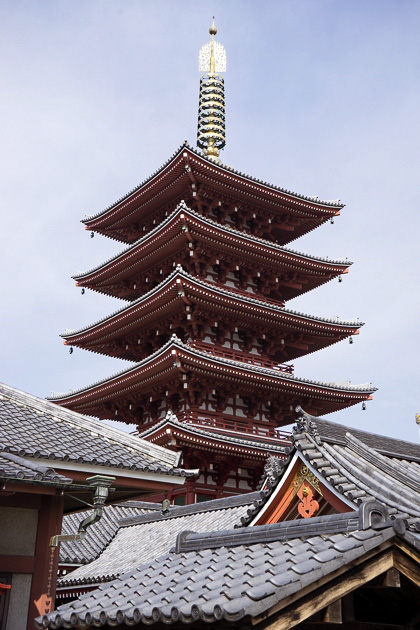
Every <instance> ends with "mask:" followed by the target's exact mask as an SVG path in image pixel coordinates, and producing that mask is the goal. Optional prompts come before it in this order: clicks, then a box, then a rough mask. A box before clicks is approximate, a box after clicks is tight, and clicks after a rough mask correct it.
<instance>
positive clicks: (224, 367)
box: [49, 335, 375, 413]
mask: <svg viewBox="0 0 420 630" xmlns="http://www.w3.org/2000/svg"><path fill="white" fill-rule="evenodd" d="M184 369H188V370H190V371H191V372H193V373H194V374H197V375H198V376H202V377H205V378H208V377H209V375H210V374H211V376H212V378H214V379H217V380H220V382H224V381H231V382H234V383H235V387H236V388H238V387H240V388H241V389H240V391H241V392H242V393H243V394H245V392H246V391H248V390H249V391H254V389H256V390H259V391H267V392H268V391H270V392H272V394H273V395H277V396H278V395H279V394H280V393H281V392H285V393H287V394H290V395H292V396H305V395H309V396H311V397H312V398H316V399H317V401H321V404H322V407H323V411H322V413H330V412H332V411H336V410H338V409H341V408H344V407H347V406H349V405H352V404H356V403H357V402H360V401H362V400H366V399H367V398H368V397H369V396H370V394H371V393H372V392H373V391H375V388H373V387H372V386H371V384H363V385H350V384H348V383H344V384H343V383H327V382H319V381H308V380H304V379H299V378H297V377H295V376H294V375H293V374H289V373H286V372H284V371H281V369H280V368H279V370H276V369H271V368H265V367H260V366H256V365H253V364H251V363H246V362H240V361H234V360H231V359H227V358H225V357H220V356H217V355H216V354H212V353H210V352H206V351H201V350H198V349H197V348H193V347H192V346H189V345H188V344H183V343H182V342H181V341H180V340H179V339H178V338H177V337H176V335H172V337H171V339H170V340H169V341H168V342H167V343H166V344H165V345H164V346H162V348H160V349H159V350H157V351H156V352H154V353H153V354H151V355H150V356H148V357H147V358H145V359H144V360H143V361H140V362H139V363H137V364H136V365H134V366H133V367H130V368H128V369H125V370H123V371H122V372H119V373H118V374H115V375H114V376H112V377H109V378H107V379H104V380H101V381H98V382H97V383H94V384H93V385H90V386H89V387H84V388H81V389H78V390H75V391H73V392H71V393H69V394H54V395H52V396H51V397H49V400H53V401H54V402H57V403H59V404H60V405H63V406H67V405H71V406H72V408H76V409H80V410H81V411H82V413H92V410H93V409H94V407H95V406H97V405H98V403H100V404H104V403H106V402H107V401H113V402H116V401H118V399H125V400H127V399H128V398H130V396H133V395H135V394H136V393H138V392H142V391H148V392H150V391H151V387H152V385H157V384H161V386H162V387H164V388H165V389H166V387H167V384H168V382H169V380H170V379H171V378H174V377H178V378H179V377H180V375H181V374H182V372H184ZM237 391H238V390H237Z"/></svg>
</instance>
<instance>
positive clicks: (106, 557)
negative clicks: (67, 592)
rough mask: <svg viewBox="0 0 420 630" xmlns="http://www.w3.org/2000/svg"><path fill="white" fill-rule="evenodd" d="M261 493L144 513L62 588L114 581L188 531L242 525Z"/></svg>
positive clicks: (63, 581) (61, 583)
mask: <svg viewBox="0 0 420 630" xmlns="http://www.w3.org/2000/svg"><path fill="white" fill-rule="evenodd" d="M259 495H260V493H258V492H252V493H249V494H245V495H236V496H233V497H228V498H224V499H217V500H214V501H206V502H205V503H196V504H194V505H186V506H183V507H175V508H172V509H171V510H170V513H169V515H168V516H163V515H162V514H144V515H142V516H137V517H133V518H130V519H127V520H126V521H125V523H124V521H123V522H122V525H124V526H122V527H120V529H119V530H118V532H117V534H116V535H115V537H114V538H113V540H112V541H111V542H110V544H109V545H108V546H107V547H106V548H105V549H104V551H103V552H102V554H101V555H100V556H99V557H98V558H97V559H96V560H94V561H93V562H91V563H89V564H88V565H86V566H82V567H79V568H78V569H76V570H75V571H73V572H72V573H69V574H68V575H67V576H65V577H64V578H62V579H61V580H60V581H59V583H58V587H59V588H60V587H65V586H70V585H77V584H94V583H98V582H105V581H109V580H112V579H114V578H115V577H117V576H118V575H121V574H123V573H126V572H127V571H131V570H132V569H133V568H134V567H136V566H139V565H141V564H143V563H145V562H150V561H152V560H154V559H155V558H157V557H159V556H161V555H163V554H165V553H168V552H169V550H170V548H171V547H173V545H174V543H175V538H176V535H177V534H178V533H179V532H181V531H184V530H191V529H193V530H194V531H197V532H208V531H211V530H213V529H227V528H232V527H234V526H235V525H236V524H238V523H240V520H241V517H242V516H245V514H246V513H247V510H248V509H249V507H250V506H251V505H252V503H253V502H254V501H255V500H256V498H258V497H259Z"/></svg>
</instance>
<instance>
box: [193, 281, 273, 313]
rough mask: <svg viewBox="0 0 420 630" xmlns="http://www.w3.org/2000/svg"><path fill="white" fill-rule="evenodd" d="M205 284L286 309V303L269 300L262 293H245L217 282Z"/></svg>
mask: <svg viewBox="0 0 420 630" xmlns="http://www.w3.org/2000/svg"><path fill="white" fill-rule="evenodd" d="M205 282H207V284H214V285H215V286H216V287H218V288H219V289H223V291H229V293H237V294H238V295H240V296H241V297H246V298H252V299H253V300H258V301H259V302H266V303H267V304H272V305H273V306H277V308H284V302H282V301H281V300H273V299H272V298H268V297H266V296H265V295H262V294H260V293H251V291H245V290H244V289H237V288H236V287H231V286H226V284H223V283H222V282H218V281H217V280H208V279H206V280H205Z"/></svg>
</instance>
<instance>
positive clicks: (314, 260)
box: [73, 202, 351, 299]
mask: <svg viewBox="0 0 420 630" xmlns="http://www.w3.org/2000/svg"><path fill="white" fill-rule="evenodd" d="M194 239H195V241H196V242H197V243H198V244H203V246H205V247H206V248H207V249H208V248H210V249H214V251H217V252H218V255H220V256H222V255H225V254H226V253H227V254H229V256H234V257H236V258H237V259H238V261H240V263H241V264H245V265H246V264H249V263H250V262H253V263H254V264H257V265H258V267H259V268H261V271H263V270H266V271H267V272H268V271H271V272H272V273H273V274H276V273H278V272H279V270H280V269H281V270H285V271H290V272H293V274H296V273H297V272H299V273H301V274H304V275H305V280H306V284H305V285H304V286H302V287H300V288H295V289H291V288H288V289H287V292H286V294H285V295H286V299H290V298H291V297H295V296H296V295H300V294H301V293H304V292H305V291H309V290H311V289H313V288H315V287H317V286H319V285H321V284H323V283H324V282H327V281H328V280H330V279H331V278H332V277H334V276H338V275H340V274H342V273H346V271H347V269H348V267H349V266H350V265H351V263H350V262H349V261H348V260H345V259H342V260H329V259H328V258H319V257H315V256H309V255H307V254H302V253H300V252H296V251H293V250H291V249H289V248H285V247H281V246H280V245H276V244H274V243H270V242H269V241H266V240H264V239H261V238H258V237H256V236H252V235H249V234H245V233H244V232H241V231H239V230H236V229H234V228H231V227H229V226H226V225H220V224H218V223H217V222H215V221H212V220H211V219H208V218H205V217H203V216H201V215H200V214H198V213H197V212H194V211H193V210H190V209H189V208H188V207H187V206H186V205H185V204H184V203H183V202H182V203H180V204H179V206H178V207H177V208H176V209H175V210H174V212H173V213H172V214H171V215H170V216H169V217H168V218H167V219H165V221H163V222H162V223H161V224H160V225H158V226H157V227H156V228H155V229H154V230H152V231H151V232H149V233H148V234H146V235H145V236H144V237H142V238H141V239H139V240H138V241H137V242H136V243H134V244H133V245H131V246H129V247H128V248H126V249H125V250H123V251H122V252H120V253H119V254H117V255H116V256H113V257H112V258H110V259H109V260H107V261H106V262H104V263H102V264H101V265H99V266H98V267H95V268H94V269H91V270H90V271H86V272H82V273H78V274H76V275H75V276H73V278H74V279H75V280H77V283H78V285H80V286H87V287H90V288H93V289H95V290H97V291H102V292H104V293H108V294H110V295H117V296H119V297H122V295H119V293H118V291H116V290H115V288H113V286H114V285H119V284H121V283H122V282H126V281H127V280H129V279H132V278H133V277H136V275H139V274H144V273H146V272H149V271H150V270H152V269H153V268H154V267H157V266H158V265H161V264H163V262H165V261H167V260H170V261H174V260H176V257H177V256H178V258H180V257H181V258H182V257H183V256H185V254H186V253H187V254H188V251H187V252H186V249H185V248H186V247H187V249H188V247H189V244H190V245H191V246H193V242H194V243H195V241H194ZM193 247H194V246H193ZM191 251H193V250H191ZM178 262H182V260H181V259H179V260H178ZM137 292H138V291H137ZM126 297H127V299H134V298H135V297H136V292H135V290H133V289H130V290H129V291H128V292H127V295H126Z"/></svg>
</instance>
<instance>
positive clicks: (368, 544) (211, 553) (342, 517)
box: [35, 504, 420, 629]
mask: <svg viewBox="0 0 420 630" xmlns="http://www.w3.org/2000/svg"><path fill="white" fill-rule="evenodd" d="M378 505H379V507H380V504H373V505H372V506H370V507H369V508H368V509H366V510H359V511H356V512H352V513H347V514H337V515H332V516H325V517H319V518H318V519H317V518H312V519H301V520H299V521H288V522H284V523H276V524H273V525H265V526H261V527H254V528H249V529H248V530H244V531H242V532H238V530H229V529H227V530H226V529H225V530H222V531H220V530H218V531H214V532H208V531H207V532H206V533H195V532H191V531H184V532H183V533H181V534H179V535H178V538H177V544H176V547H175V549H174V550H173V551H172V552H171V553H169V554H165V555H163V556H161V557H159V558H157V559H156V560H153V561H149V562H146V563H144V564H143V565H142V566H139V567H138V568H135V569H132V570H130V571H128V572H127V573H125V574H123V575H122V576H121V577H119V578H117V579H116V580H114V581H113V582H111V583H110V584H102V585H101V586H100V587H99V588H98V589H96V590H95V591H94V592H92V593H87V594H85V595H83V597H82V598H81V599H79V600H76V601H74V602H72V603H70V604H66V605H64V606H61V607H60V609H59V611H55V612H52V613H49V614H47V615H44V616H43V617H38V618H37V619H36V620H35V627H36V628H39V629H41V628H43V627H49V628H57V627H61V626H63V625H65V624H68V625H70V624H71V627H75V628H82V627H86V626H89V625H90V624H91V623H92V622H93V623H94V624H95V625H99V624H101V625H104V624H109V625H110V626H117V627H118V626H122V625H125V624H127V625H130V626H131V625H139V626H143V625H150V624H158V627H161V625H163V623H165V624H177V625H178V626H179V625H183V624H184V623H188V624H190V623H192V622H196V625H197V623H200V622H201V623H203V622H206V623H207V624H208V623H212V624H213V625H214V626H215V627H217V625H218V623H219V622H220V626H221V627H226V623H227V622H230V623H231V624H232V623H234V624H238V623H240V624H241V627H247V626H251V625H254V624H256V623H258V622H259V621H261V620H262V619H264V618H267V617H268V616H271V615H272V614H273V613H274V612H277V611H278V610H279V609H281V608H282V605H283V606H285V604H286V603H288V602H290V601H294V600H296V599H299V598H300V597H301V594H302V595H305V596H306V599H307V597H308V593H311V591H312V590H313V589H314V588H315V587H319V586H320V584H325V583H330V584H334V582H332V580H333V579H334V578H335V577H336V576H337V575H339V574H343V572H344V571H345V570H346V568H347V567H348V569H352V573H353V574H354V573H357V571H358V569H359V567H360V568H362V567H363V566H364V565H363V563H364V561H365V560H366V559H372V558H373V562H374V561H375V559H376V558H377V557H379V554H382V556H383V554H384V553H385V552H386V550H389V551H390V557H392V551H393V550H394V549H396V548H400V547H402V548H404V549H408V553H410V555H411V557H412V558H413V560H416V561H417V566H418V561H419V560H418V558H419V550H420V544H419V541H418V539H416V538H415V537H414V536H413V535H412V534H410V533H409V532H406V531H405V527H404V525H403V523H402V522H401V521H398V522H396V523H395V524H394V527H393V526H392V524H391V523H389V522H387V520H386V517H387V515H386V512H385V513H384V514H383V515H381V520H380V522H379V521H378V519H377V520H376V522H375V523H373V519H372V516H371V514H372V510H374V509H375V507H376V506H378ZM390 566H393V565H392V563H391V565H390ZM378 568H379V567H378ZM383 571H384V569H382V570H381V571H380V572H383ZM365 580H366V577H365ZM286 598H287V599H286ZM318 599H319V598H318ZM325 605H326V604H325V603H324V604H323V603H322V601H321V602H318V609H319V608H323V607H325ZM318 609H315V610H318ZM312 612H314V609H312V610H311V612H310V613H307V616H309V614H311V613H312ZM70 620H71V621H70ZM298 620H299V617H298ZM293 625H294V624H293ZM282 627H283V626H282ZM284 627H286V626H284ZM287 627H290V625H289V626H287Z"/></svg>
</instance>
